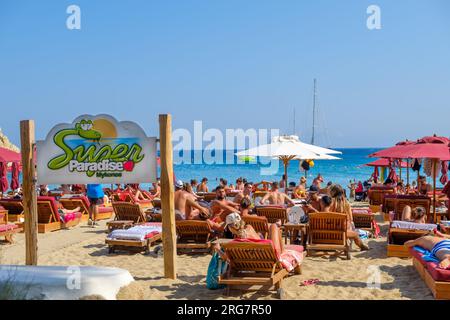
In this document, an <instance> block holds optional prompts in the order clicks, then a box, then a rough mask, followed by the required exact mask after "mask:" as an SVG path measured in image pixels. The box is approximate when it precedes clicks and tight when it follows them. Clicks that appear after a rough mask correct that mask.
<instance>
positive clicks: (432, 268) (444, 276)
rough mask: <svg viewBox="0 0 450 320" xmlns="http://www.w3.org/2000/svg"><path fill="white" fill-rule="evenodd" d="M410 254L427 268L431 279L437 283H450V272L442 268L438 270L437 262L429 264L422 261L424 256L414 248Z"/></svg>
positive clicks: (410, 250)
mask: <svg viewBox="0 0 450 320" xmlns="http://www.w3.org/2000/svg"><path fill="white" fill-rule="evenodd" d="M409 252H410V253H411V255H412V256H413V257H415V258H417V260H418V261H419V262H420V263H421V264H422V265H423V266H425V268H427V270H428V272H429V273H430V275H431V277H432V278H433V279H434V280H435V281H441V282H450V270H444V269H441V268H438V264H437V263H436V262H427V261H425V260H423V259H422V256H423V254H421V253H420V252H418V251H416V250H414V249H413V248H410V249H409Z"/></svg>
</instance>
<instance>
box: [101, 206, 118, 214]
mask: <svg viewBox="0 0 450 320" xmlns="http://www.w3.org/2000/svg"><path fill="white" fill-rule="evenodd" d="M113 211H114V209H113V207H103V206H99V207H98V213H106V212H113Z"/></svg>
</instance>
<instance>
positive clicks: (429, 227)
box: [391, 220, 437, 231]
mask: <svg viewBox="0 0 450 320" xmlns="http://www.w3.org/2000/svg"><path fill="white" fill-rule="evenodd" d="M391 227H392V228H398V229H409V230H424V231H433V230H435V229H436V228H437V225H435V224H432V223H415V222H409V221H397V220H396V221H392V224H391Z"/></svg>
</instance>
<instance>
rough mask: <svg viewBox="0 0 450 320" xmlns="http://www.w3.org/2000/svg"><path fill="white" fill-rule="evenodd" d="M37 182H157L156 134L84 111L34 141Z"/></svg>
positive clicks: (131, 123) (132, 124) (134, 125)
mask: <svg viewBox="0 0 450 320" xmlns="http://www.w3.org/2000/svg"><path fill="white" fill-rule="evenodd" d="M36 148H37V172H38V183H39V184H88V183H105V184H109V183H143V182H154V181H156V138H150V137H147V136H146V135H145V132H144V131H143V130H142V129H141V127H139V126H138V125H137V124H136V123H134V122H129V121H122V122H118V121H117V120H116V119H115V118H113V117H111V116H109V115H104V114H102V115H97V116H91V115H83V116H80V117H78V118H77V119H75V120H74V121H73V122H72V123H71V124H59V125H57V126H55V127H54V128H53V129H52V130H51V131H50V132H49V134H48V135H47V138H46V139H45V140H44V141H37V143H36Z"/></svg>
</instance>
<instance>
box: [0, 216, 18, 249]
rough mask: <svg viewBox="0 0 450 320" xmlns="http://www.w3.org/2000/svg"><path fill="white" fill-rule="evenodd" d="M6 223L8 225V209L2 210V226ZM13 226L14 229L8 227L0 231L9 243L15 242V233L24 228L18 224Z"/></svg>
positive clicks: (0, 217) (0, 219)
mask: <svg viewBox="0 0 450 320" xmlns="http://www.w3.org/2000/svg"><path fill="white" fill-rule="evenodd" d="M6 225H8V211H7V210H0V228H2V227H3V226H6ZM13 226H14V228H13V229H9V228H8V229H7V230H4V231H0V237H5V240H6V242H8V243H9V244H12V243H14V240H13V235H14V234H15V233H18V232H21V231H22V230H23V229H22V228H19V227H17V226H16V225H13Z"/></svg>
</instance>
